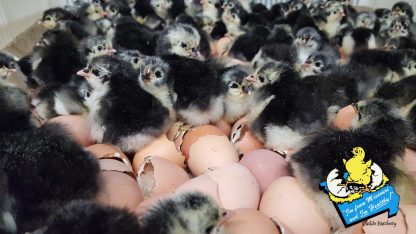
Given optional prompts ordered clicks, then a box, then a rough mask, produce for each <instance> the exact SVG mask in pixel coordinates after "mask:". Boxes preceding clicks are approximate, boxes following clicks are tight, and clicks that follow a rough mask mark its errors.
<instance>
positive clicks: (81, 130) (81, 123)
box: [48, 115, 95, 147]
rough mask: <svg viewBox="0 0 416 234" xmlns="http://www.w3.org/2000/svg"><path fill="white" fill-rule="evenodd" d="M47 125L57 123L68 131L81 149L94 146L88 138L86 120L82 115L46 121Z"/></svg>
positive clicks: (65, 116)
mask: <svg viewBox="0 0 416 234" xmlns="http://www.w3.org/2000/svg"><path fill="white" fill-rule="evenodd" d="M48 122H49V123H59V124H61V125H62V126H64V128H65V129H66V130H67V131H68V133H69V134H70V135H71V136H72V137H73V139H74V140H75V141H76V142H77V143H78V144H80V145H81V146H83V147H87V146H90V145H92V144H94V143H95V142H94V140H92V138H91V136H90V130H89V127H88V125H87V120H86V119H85V117H84V116H82V115H64V116H58V117H55V118H52V119H50V120H48Z"/></svg>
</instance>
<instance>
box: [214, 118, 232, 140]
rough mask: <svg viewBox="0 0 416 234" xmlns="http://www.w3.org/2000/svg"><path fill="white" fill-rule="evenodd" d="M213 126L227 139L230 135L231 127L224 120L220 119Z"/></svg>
mask: <svg viewBox="0 0 416 234" xmlns="http://www.w3.org/2000/svg"><path fill="white" fill-rule="evenodd" d="M215 126H217V127H218V128H219V129H221V131H222V132H223V133H224V134H225V135H226V136H228V137H230V135H231V125H230V124H229V123H227V121H225V120H224V119H222V118H221V119H220V120H218V121H217V122H216V123H215Z"/></svg>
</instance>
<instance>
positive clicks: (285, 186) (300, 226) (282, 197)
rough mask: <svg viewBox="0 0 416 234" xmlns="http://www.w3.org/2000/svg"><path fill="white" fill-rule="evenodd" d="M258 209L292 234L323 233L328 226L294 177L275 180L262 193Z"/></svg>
mask: <svg viewBox="0 0 416 234" xmlns="http://www.w3.org/2000/svg"><path fill="white" fill-rule="evenodd" d="M259 210H260V211H261V212H263V213H264V214H265V215H266V216H267V217H269V218H271V219H273V220H276V221H277V222H278V223H283V224H284V225H285V226H286V227H287V229H288V231H291V232H293V233H294V234H303V233H311V234H314V233H316V234H325V233H330V228H329V226H328V224H327V223H326V221H325V220H324V218H323V217H322V216H321V214H320V213H319V211H318V208H317V207H316V205H315V204H314V202H313V201H312V200H311V199H310V198H308V197H307V196H306V195H305V193H304V192H303V191H302V190H301V188H300V186H299V184H298V182H297V180H296V179H295V178H294V177H287V176H286V177H281V178H279V179H277V180H275V181H274V182H273V183H272V184H270V185H269V187H268V188H267V189H266V191H265V192H264V194H263V197H262V199H261V202H260V208H259Z"/></svg>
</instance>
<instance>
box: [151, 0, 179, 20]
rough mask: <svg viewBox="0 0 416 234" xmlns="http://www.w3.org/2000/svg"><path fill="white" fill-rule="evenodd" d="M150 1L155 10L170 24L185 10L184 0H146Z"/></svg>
mask: <svg viewBox="0 0 416 234" xmlns="http://www.w3.org/2000/svg"><path fill="white" fill-rule="evenodd" d="M146 1H149V4H150V6H151V7H152V9H153V11H154V12H155V13H156V15H157V16H159V17H160V18H161V19H163V20H164V21H165V22H167V23H168V24H169V21H171V20H173V19H175V18H176V16H178V15H179V14H181V13H183V12H184V11H185V3H184V0H146Z"/></svg>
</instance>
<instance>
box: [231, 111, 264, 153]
mask: <svg viewBox="0 0 416 234" xmlns="http://www.w3.org/2000/svg"><path fill="white" fill-rule="evenodd" d="M230 140H231V142H232V143H233V144H234V146H235V148H236V149H237V151H238V153H239V155H240V157H242V156H244V155H245V154H247V153H249V152H251V151H253V150H256V149H264V145H263V143H261V142H260V141H259V140H258V139H257V138H256V137H255V136H254V135H253V133H252V132H251V131H250V127H249V126H248V123H247V117H243V118H241V119H240V120H238V121H237V122H235V124H234V125H233V128H232V131H231V137H230Z"/></svg>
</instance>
